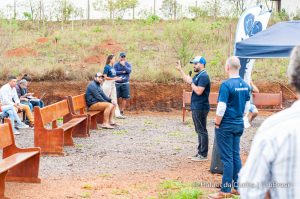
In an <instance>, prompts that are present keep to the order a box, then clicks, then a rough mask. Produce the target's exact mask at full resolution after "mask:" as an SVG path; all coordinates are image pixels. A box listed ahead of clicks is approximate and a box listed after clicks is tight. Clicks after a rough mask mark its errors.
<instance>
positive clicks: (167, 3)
mask: <svg viewBox="0 0 300 199" xmlns="http://www.w3.org/2000/svg"><path fill="white" fill-rule="evenodd" d="M160 10H161V11H162V13H163V15H164V17H166V18H167V19H174V20H175V19H176V18H177V13H178V12H180V10H181V5H180V4H179V3H178V2H177V1H176V0H163V2H162V6H161V8H160Z"/></svg>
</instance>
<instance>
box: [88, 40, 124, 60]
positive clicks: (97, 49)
mask: <svg viewBox="0 0 300 199" xmlns="http://www.w3.org/2000/svg"><path fill="white" fill-rule="evenodd" d="M122 50H123V47H122V46H121V45H120V44H119V43H118V42H116V41H114V40H113V39H106V40H104V41H103V42H102V43H101V44H99V45H96V46H94V47H92V48H91V51H92V52H93V54H95V55H91V56H89V57H87V58H85V59H84V62H85V63H88V64H97V63H104V62H105V60H106V56H107V54H116V53H119V52H120V51H122Z"/></svg>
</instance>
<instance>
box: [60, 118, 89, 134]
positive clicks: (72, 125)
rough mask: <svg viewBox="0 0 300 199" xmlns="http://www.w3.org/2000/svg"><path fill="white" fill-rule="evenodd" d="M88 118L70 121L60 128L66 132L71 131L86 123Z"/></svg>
mask: <svg viewBox="0 0 300 199" xmlns="http://www.w3.org/2000/svg"><path fill="white" fill-rule="evenodd" d="M85 119H86V118H74V119H72V120H70V121H68V122H67V123H64V124H63V125H62V126H60V128H62V129H64V130H65V131H66V130H69V129H70V128H72V127H75V126H76V125H77V124H79V123H80V122H82V121H84V120H85Z"/></svg>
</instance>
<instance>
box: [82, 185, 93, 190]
mask: <svg viewBox="0 0 300 199" xmlns="http://www.w3.org/2000/svg"><path fill="white" fill-rule="evenodd" d="M81 188H82V189H85V190H93V189H94V187H93V186H92V185H90V184H85V185H83V186H82V187H81Z"/></svg>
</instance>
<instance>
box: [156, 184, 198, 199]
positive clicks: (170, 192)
mask: <svg viewBox="0 0 300 199" xmlns="http://www.w3.org/2000/svg"><path fill="white" fill-rule="evenodd" d="M159 188H160V189H161V190H162V191H161V192H160V193H159V194H158V199H197V198H199V197H200V196H201V195H203V192H202V191H201V190H200V189H198V188H197V187H195V186H194V184H193V183H182V182H180V181H176V180H165V181H163V182H162V183H160V185H159Z"/></svg>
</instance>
